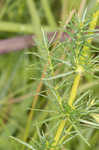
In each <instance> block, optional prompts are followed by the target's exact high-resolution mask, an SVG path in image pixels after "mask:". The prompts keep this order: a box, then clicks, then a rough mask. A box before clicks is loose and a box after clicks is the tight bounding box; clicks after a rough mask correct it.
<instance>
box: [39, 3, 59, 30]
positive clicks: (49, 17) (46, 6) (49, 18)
mask: <svg viewBox="0 0 99 150" xmlns="http://www.w3.org/2000/svg"><path fill="white" fill-rule="evenodd" d="M41 4H42V7H43V9H44V11H45V15H46V18H47V21H48V23H49V25H50V26H53V27H57V24H56V22H55V19H54V17H53V14H52V12H51V9H50V6H49V2H48V1H47V0H41Z"/></svg>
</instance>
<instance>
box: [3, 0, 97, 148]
mask: <svg viewBox="0 0 99 150" xmlns="http://www.w3.org/2000/svg"><path fill="white" fill-rule="evenodd" d="M31 2H32V3H31ZM82 2H85V3H82ZM81 3H82V5H84V8H86V7H87V8H88V13H89V14H90V12H91V11H92V9H93V7H94V5H95V0H84V1H82V0H30V1H29V0H0V40H3V39H6V38H10V37H16V36H23V35H27V34H33V33H34V34H37V35H39V33H40V30H41V26H42V27H44V28H45V30H46V31H57V28H58V27H59V26H60V25H61V24H64V22H65V20H66V19H67V18H68V16H69V14H70V12H71V11H72V10H73V9H75V10H76V12H78V11H80V9H79V8H80V6H81ZM4 22H5V23H6V24H5V26H4V25H3V23H4ZM7 23H10V25H11V28H13V29H14V31H12V30H11V28H10V29H9V28H8V29H7V31H6V30H5V28H6V27H7ZM16 24H18V25H19V28H20V31H18V30H17V29H16V26H15V25H16ZM23 25H25V26H26V27H27V28H28V25H30V26H31V27H32V28H31V29H32V30H31V33H29V32H28V31H27V28H26V30H24V31H23V30H22V31H21V27H22V26H23ZM97 25H99V22H98V23H97ZM30 50H32V51H36V47H33V48H31V49H30ZM28 51H29V49H25V50H22V51H18V52H10V53H8V54H2V55H0V150H18V149H21V145H20V144H19V143H17V142H15V141H13V140H11V139H10V138H9V136H15V137H18V138H21V139H22V138H23V134H24V130H25V126H26V121H27V118H28V114H29V110H28V109H27V108H29V107H31V104H32V100H33V96H34V95H35V91H36V89H37V85H38V84H39V81H33V80H31V77H35V76H38V77H39V76H40V74H38V70H37V68H38V69H39V62H37V59H36V58H35V56H31V55H27V54H26V52H28ZM93 87H94V89H95V92H96V95H99V92H98V91H99V86H98V85H97V84H95V83H94V85H93ZM39 99H40V101H39V102H38V103H37V105H36V106H37V108H42V107H44V105H45V104H46V102H45V99H44V98H42V97H39ZM41 100H42V101H41ZM43 118H46V114H45V113H42V115H41V113H35V116H34V120H33V123H34V122H36V120H39V119H41V120H43ZM88 132H89V133H88V136H89V137H90V136H91V137H92V138H91V139H90V142H91V143H92V146H91V147H88V146H87V145H86V144H85V143H84V142H83V141H81V140H79V139H78V138H75V139H73V140H71V141H70V142H69V143H68V144H67V147H68V149H69V150H98V149H99V142H98V141H99V131H96V130H94V129H92V130H88ZM29 135H30V137H33V136H35V137H36V133H35V128H34V127H33V126H32V127H31V128H30V132H29ZM68 149H67V150H68Z"/></svg>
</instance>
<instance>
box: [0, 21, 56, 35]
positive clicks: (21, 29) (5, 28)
mask: <svg viewBox="0 0 99 150" xmlns="http://www.w3.org/2000/svg"><path fill="white" fill-rule="evenodd" d="M43 28H44V30H45V31H47V32H53V31H57V30H59V28H55V27H49V26H44V27H43ZM0 31H2V32H16V33H27V34H33V33H35V29H34V27H33V25H31V24H20V23H14V22H5V21H2V22H0Z"/></svg>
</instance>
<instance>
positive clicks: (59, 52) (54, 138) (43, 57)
mask: <svg viewBox="0 0 99 150" xmlns="http://www.w3.org/2000/svg"><path fill="white" fill-rule="evenodd" d="M98 18H99V1H97V3H96V6H95V8H94V10H93V12H92V14H91V15H87V9H85V10H84V12H83V15H82V16H79V15H78V14H77V13H76V12H75V13H74V15H73V16H72V19H71V20H70V22H69V23H68V24H66V25H65V28H64V27H61V28H60V31H59V37H60V35H61V34H63V32H64V33H65V36H64V38H65V40H64V41H62V42H61V41H60V38H59V37H58V39H57V40H55V41H54V40H53V39H54V38H55V36H56V35H55V34H56V33H55V34H54V35H53V38H51V39H50V40H48V38H47V33H46V32H45V31H44V30H43V28H42V29H41V31H42V36H43V41H39V40H38V41H37V40H36V43H37V47H38V51H35V52H32V51H30V52H27V54H29V55H34V57H35V59H36V67H37V66H38V67H37V68H36V69H35V70H36V71H35V72H34V74H33V75H32V77H31V79H32V80H33V81H35V80H36V81H37V82H38V83H41V84H42V85H43V86H42V89H41V91H39V90H38V93H37V94H39V96H40V98H39V101H40V100H41V101H43V102H41V101H40V102H39V103H41V104H42V107H39V105H37V108H35V105H32V108H29V113H30V114H29V117H28V118H29V119H28V121H27V124H26V129H25V134H24V137H23V139H22V140H20V139H18V138H14V137H11V138H12V139H14V140H16V141H17V142H19V143H21V144H23V147H22V150H25V148H26V149H27V148H28V149H32V150H71V149H72V145H70V144H68V143H69V142H70V141H72V142H71V143H73V141H74V140H75V142H77V143H80V144H78V145H77V146H76V148H77V150H78V149H79V146H80V145H83V144H84V143H85V145H84V147H82V148H81V147H80V149H83V148H84V149H86V150H87V149H88V150H89V149H90V150H92V149H93V146H92V145H91V143H92V139H91V138H92V136H93V134H94V132H95V134H96V132H98V129H99V98H98V97H96V95H95V91H94V88H93V85H92V86H91V85H90V83H93V84H94V83H96V82H97V83H98V82H99V78H98V74H99V72H98V71H99V67H98V65H99V56H98V51H99V49H98V46H97V45H95V44H94V43H93V39H94V38H96V36H97V35H98V33H97V31H98V29H96V24H97V21H98ZM52 20H53V18H52ZM32 67H33V65H32ZM35 74H36V75H35ZM42 74H43V75H42ZM40 88H41V87H40ZM41 97H42V98H41ZM35 101H37V100H36V99H35ZM33 102H34V101H33ZM38 112H39V113H41V115H40V117H39V119H38V120H36V121H34V123H32V127H33V131H35V130H36V131H35V132H33V133H30V132H29V129H30V128H31V125H30V124H31V123H30V120H31V119H32V118H34V120H35V115H36V113H38ZM29 134H31V138H30V139H28V137H29ZM95 142H97V141H95Z"/></svg>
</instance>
